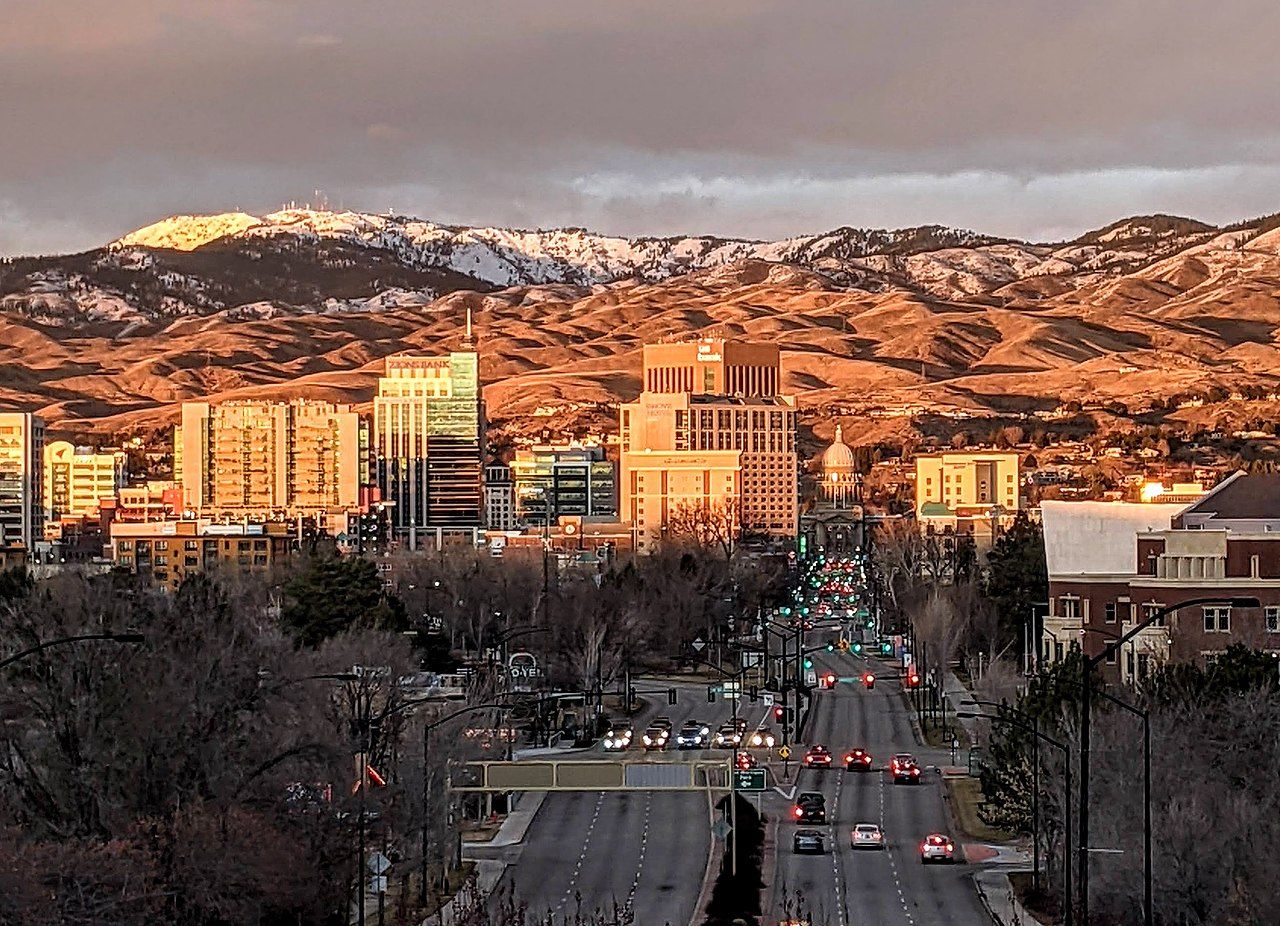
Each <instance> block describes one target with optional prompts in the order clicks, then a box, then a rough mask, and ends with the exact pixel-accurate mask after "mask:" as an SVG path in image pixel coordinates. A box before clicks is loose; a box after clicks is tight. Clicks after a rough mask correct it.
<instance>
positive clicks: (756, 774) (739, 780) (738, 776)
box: [733, 768, 764, 791]
mask: <svg viewBox="0 0 1280 926" xmlns="http://www.w3.org/2000/svg"><path fill="white" fill-rule="evenodd" d="M733 788H734V790H735V791H763V790H764V769H762V768H749V769H735V770H734V772H733Z"/></svg>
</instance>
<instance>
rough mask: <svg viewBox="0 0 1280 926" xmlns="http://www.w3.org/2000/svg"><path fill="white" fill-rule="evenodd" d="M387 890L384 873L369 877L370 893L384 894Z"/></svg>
mask: <svg viewBox="0 0 1280 926" xmlns="http://www.w3.org/2000/svg"><path fill="white" fill-rule="evenodd" d="M386 892H387V879H386V877H385V876H384V875H377V876H376V877H373V878H370V879H369V893H370V894H385V893H386Z"/></svg>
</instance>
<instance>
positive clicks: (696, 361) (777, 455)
mask: <svg viewBox="0 0 1280 926" xmlns="http://www.w3.org/2000/svg"><path fill="white" fill-rule="evenodd" d="M780 381H781V373H780V367H779V359H778V351H777V348H776V347H775V346H772V345H758V344H741V343H739V342H734V341H724V340H702V341H697V342H692V343H685V344H660V345H652V346H647V347H646V348H645V370H644V378H643V382H644V383H645V384H646V391H645V392H643V393H641V395H640V398H639V399H638V400H637V401H635V402H631V403H628V404H626V405H623V406H622V409H621V439H622V461H621V479H620V493H619V494H620V498H621V504H620V506H619V507H620V516H621V517H622V518H623V519H624V520H628V521H630V522H632V524H633V525H634V527H635V529H636V533H637V542H636V546H637V549H639V550H641V551H645V550H648V549H652V547H653V546H654V545H655V544H656V543H658V542H659V541H660V539H661V537H662V534H663V532H664V531H666V530H668V529H669V528H670V527H671V525H672V524H673V523H681V522H684V521H686V520H688V517H689V515H690V513H691V512H694V511H702V512H704V513H708V514H712V515H714V516H716V517H717V518H719V519H720V520H721V521H723V522H725V523H726V524H727V525H728V526H729V527H730V529H731V530H732V532H733V533H734V534H737V533H750V534H756V535H764V536H769V537H774V538H783V537H793V536H795V533H796V525H797V514H798V510H797V504H798V503H797V489H798V475H799V474H798V458H797V455H796V405H795V399H794V398H793V397H791V396H784V395H779V394H778V392H777V389H778V384H779V382H780ZM650 386H652V387H654V388H649V387H650ZM690 387H691V388H690ZM726 388H728V389H733V390H734V392H732V393H728V394H726V393H724V392H719V391H717V390H721V389H726Z"/></svg>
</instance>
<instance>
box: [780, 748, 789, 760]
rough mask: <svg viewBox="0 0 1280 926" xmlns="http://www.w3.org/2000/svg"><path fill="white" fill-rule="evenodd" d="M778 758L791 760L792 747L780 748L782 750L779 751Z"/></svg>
mask: <svg viewBox="0 0 1280 926" xmlns="http://www.w3.org/2000/svg"><path fill="white" fill-rule="evenodd" d="M778 758H780V759H790V758H791V747H790V746H782V747H780V748H779V749H778Z"/></svg>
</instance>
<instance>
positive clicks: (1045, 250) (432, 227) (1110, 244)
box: [0, 208, 1244, 327]
mask: <svg viewBox="0 0 1280 926" xmlns="http://www.w3.org/2000/svg"><path fill="white" fill-rule="evenodd" d="M1241 228H1244V226H1241ZM1218 233H1219V232H1218V230H1217V229H1214V228H1212V227H1211V226H1208V225H1205V224H1203V223H1200V222H1195V221H1194V220H1190V219H1179V218H1174V217H1170V216H1144V217H1137V218H1132V219H1125V220H1121V221H1119V222H1115V223H1112V224H1111V225H1108V226H1106V227H1105V228H1102V229H1099V230H1097V231H1095V232H1091V233H1089V234H1087V235H1083V236H1081V237H1080V238H1078V239H1076V240H1075V241H1071V242H1067V243H1065V244H1036V243H1028V242H1022V241H1011V240H1005V239H999V238H993V237H990V236H985V235H980V234H977V233H975V232H970V231H963V230H958V229H953V228H947V227H944V226H938V225H926V226H921V227H918V228H906V229H898V230H893V231H890V230H883V229H861V228H848V227H845V228H838V229H835V230H833V231H829V232H824V233H822V234H818V235H805V236H798V237H794V238H786V239H782V240H779V241H755V240H751V239H744V238H721V237H715V236H706V235H704V236H687V237H669V238H659V237H637V238H626V237H621V236H615V235H602V234H597V233H594V232H590V231H587V230H585V229H581V228H556V229H538V230H522V229H508V228H494V227H468V226H459V225H444V224H440V223H436V222H430V221H426V220H423V219H415V218H408V217H404V216H395V215H373V214H369V213H360V212H334V211H327V210H315V209H299V208H288V209H283V210H281V211H279V212H273V213H270V214H268V215H263V216H255V215H250V214H248V213H245V212H229V213H222V214H218V215H180V216H173V217H170V218H167V219H163V220H161V221H159V222H156V223H155V224H153V225H148V226H146V227H145V228H140V229H138V230H137V231H134V232H130V233H129V234H127V235H124V236H123V237H121V238H119V239H117V240H116V241H113V242H111V243H110V244H109V245H108V246H107V247H105V248H102V249H99V250H96V251H89V252H86V253H84V254H74V255H67V256H65V257H51V258H17V259H12V260H7V261H0V311H7V312H12V313H15V314H17V315H20V316H23V317H26V318H29V319H32V320H35V321H38V322H39V323H41V324H46V325H53V326H60V327H61V326H68V325H70V326H75V325H78V324H95V323H118V324H127V325H137V324H147V323H154V322H160V321H163V320H164V319H169V318H173V317H178V316H183V315H211V314H214V313H219V312H225V311H234V310H238V309H240V308H241V307H247V308H246V309H245V311H244V312H241V313H238V314H237V315H236V317H240V316H244V317H257V316H259V315H260V314H261V313H262V312H263V311H267V308H264V307H270V311H271V312H286V313H287V312H295V313H298V312H301V313H316V312H322V313H334V312H348V311H361V310H376V309H377V308H379V307H385V306H386V305H387V300H388V299H393V300H395V301H397V302H403V300H404V299H406V298H412V299H416V300H421V301H429V300H430V299H432V298H434V297H436V296H440V295H444V294H447V293H451V292H456V291H459V290H463V291H467V290H470V291H479V292H489V291H492V290H495V289H501V288H505V287H511V286H524V287H539V286H549V285H567V286H573V287H593V286H600V285H606V284H611V283H617V282H620V281H624V280H636V281H639V282H644V283H656V282H661V281H663V280H666V279H669V278H672V277H676V276H680V275H684V274H690V273H698V272H703V271H714V270H717V269H719V268H726V267H732V266H733V265H737V264H741V263H743V262H749V261H766V262H769V263H775V264H785V265H788V266H792V267H796V268H799V269H801V270H804V271H809V272H813V273H818V274H821V275H822V276H823V277H825V278H826V279H827V280H829V281H830V283H831V284H832V285H833V286H834V287H835V288H846V289H858V290H865V291H868V292H873V293H882V292H890V291H904V292H907V293H915V294H918V295H921V296H926V297H930V298H934V299H942V300H950V301H964V300H969V299H973V298H988V297H989V298H993V299H998V300H1004V299H1008V298H1014V297H1016V298H1025V299H1041V298H1046V297H1048V296H1052V295H1055V294H1057V293H1059V292H1061V291H1063V290H1064V289H1070V288H1074V287H1077V286H1080V285H1083V284H1085V283H1087V282H1091V281H1093V280H1095V278H1107V277H1110V276H1114V275H1115V274H1118V273H1127V272H1130V271H1133V270H1135V269H1138V268H1140V267H1142V266H1144V265H1146V264H1148V263H1152V262H1154V261H1157V260H1159V259H1162V258H1164V257H1167V256H1169V255H1171V254H1175V253H1178V252H1179V251H1181V250H1183V249H1185V248H1188V247H1192V246H1195V245H1198V244H1201V243H1203V242H1205V241H1208V240H1210V239H1211V238H1213V236H1214V235H1216V234H1218ZM384 294H387V295H384ZM396 294H399V295H396ZM406 294H409V295H406Z"/></svg>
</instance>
